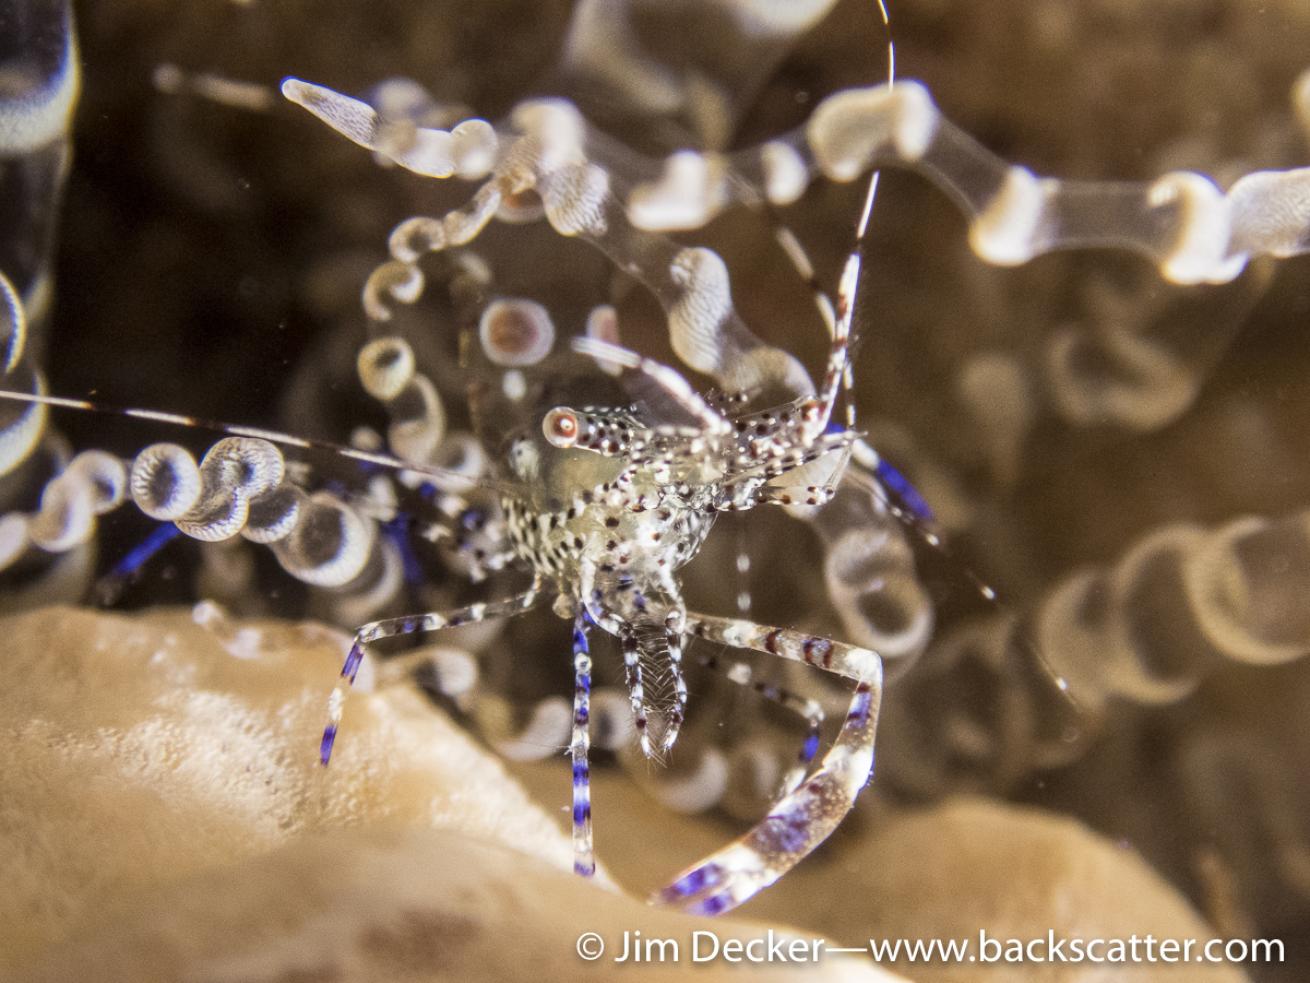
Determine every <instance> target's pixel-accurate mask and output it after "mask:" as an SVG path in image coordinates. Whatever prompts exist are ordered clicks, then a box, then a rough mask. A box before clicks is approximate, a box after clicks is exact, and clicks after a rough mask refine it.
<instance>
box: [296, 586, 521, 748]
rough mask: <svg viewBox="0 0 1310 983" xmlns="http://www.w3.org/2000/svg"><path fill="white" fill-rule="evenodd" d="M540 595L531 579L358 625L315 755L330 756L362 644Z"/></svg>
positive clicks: (468, 619) (477, 617) (506, 611)
mask: <svg viewBox="0 0 1310 983" xmlns="http://www.w3.org/2000/svg"><path fill="white" fill-rule="evenodd" d="M540 595H541V585H540V584H536V583H534V584H533V585H532V586H531V587H530V588H528V589H527V590H526V591H524V592H523V593H521V594H515V595H514V596H513V597H507V598H504V599H503V600H499V601H485V602H483V601H479V602H478V603H477V604H470V605H469V606H468V607H463V608H457V609H456V610H454V611H451V612H449V613H447V614H436V613H429V614H415V615H410V616H408V617H404V618H387V619H386V620H384V621H374V622H371V623H369V624H367V625H365V626H364V627H362V628H360V629H359V631H357V632H356V633H355V640H354V642H353V644H352V645H351V646H350V652H349V653H348V654H347V655H346V662H345V664H344V665H343V666H342V667H341V676H340V678H338V679H337V684H336V686H334V687H333V688H332V695H331V696H329V697H328V722H327V726H326V727H324V728H323V739H322V741H321V742H320V743H319V749H318V759H319V761H320V762H321V763H322V764H324V765H326V764H327V763H328V761H330V760H331V758H332V746H333V745H334V744H335V743H336V740H337V728H338V726H339V725H340V724H341V711H342V709H343V708H344V706H345V703H346V693H347V692H348V691H349V690H350V687H351V686H353V685H354V683H355V677H356V676H357V675H358V674H359V667H360V664H361V663H362V662H363V661H364V650H365V647H366V646H368V645H369V644H371V643H372V642H376V641H379V640H380V639H383V638H395V637H397V636H400V635H413V634H416V633H418V632H427V631H440V630H441V629H442V628H457V627H459V626H460V625H473V624H477V623H478V622H480V621H486V620H487V619H488V618H507V617H512V616H513V615H516V614H521V613H522V612H524V611H527V610H528V609H529V608H531V607H532V606H533V605H534V604H536V603H537V598H538V597H540Z"/></svg>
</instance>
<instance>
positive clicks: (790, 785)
mask: <svg viewBox="0 0 1310 983" xmlns="http://www.w3.org/2000/svg"><path fill="white" fill-rule="evenodd" d="M699 661H700V664H701V665H703V666H704V667H705V668H706V669H709V670H710V671H712V672H716V673H718V674H719V675H721V676H723V677H724V678H725V679H727V680H728V681H729V682H730V683H736V684H737V685H738V686H743V687H746V688H748V689H750V690H752V691H754V692H755V693H757V694H758V695H759V696H761V697H763V698H764V699H766V700H768V701H769V702H770V703H775V704H777V705H778V706H780V707H782V708H783V709H785V710H789V711H791V712H792V713H794V714H796V715H797V716H798V717H800V718H801V719H802V720H803V721H805V740H804V741H803V742H802V744H801V749H800V751H799V753H798V754H797V755H796V761H795V763H794V764H793V765H792V767H791V768H790V769H788V771H787V774H786V775H785V776H784V777H783V780H782V791H781V792H779V795H780V796H781V795H786V794H788V793H789V792H791V791H792V790H793V789H795V788H796V786H798V785H799V784H800V783H801V780H802V779H803V778H804V777H805V773H806V772H807V771H809V768H810V762H811V761H813V760H814V756H815V755H816V754H818V753H819V734H820V732H821V731H822V729H823V722H824V720H825V719H826V718H827V715H826V714H825V713H824V712H823V707H821V706H820V705H819V703H818V701H817V700H812V699H810V698H809V697H806V696H801V695H800V694H798V693H793V692H792V691H791V690H789V689H787V688H785V687H783V686H776V685H774V684H773V683H770V682H764V681H761V680H758V679H756V678H755V669H754V668H753V667H752V666H751V664H750V663H749V662H741V661H739V660H736V659H731V660H728V661H727V662H726V663H725V662H724V661H723V660H721V659H720V658H718V656H714V655H709V656H702V657H701V658H700V659H699Z"/></svg>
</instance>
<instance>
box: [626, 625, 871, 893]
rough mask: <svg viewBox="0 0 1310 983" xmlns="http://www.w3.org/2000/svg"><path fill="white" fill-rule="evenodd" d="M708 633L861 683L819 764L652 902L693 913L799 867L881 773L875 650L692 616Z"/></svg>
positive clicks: (695, 630)
mask: <svg viewBox="0 0 1310 983" xmlns="http://www.w3.org/2000/svg"><path fill="white" fill-rule="evenodd" d="M687 627H688V630H689V631H690V632H691V633H692V634H694V635H697V636H699V637H701V638H706V639H709V640H710V641H714V642H718V643H720V644H724V645H732V646H736V647H738V648H749V649H755V650H757V651H760V652H767V653H769V654H771V655H777V656H779V657H781V658H785V659H792V660H794V661H797V662H805V663H808V664H810V665H814V666H818V667H819V668H821V669H825V670H828V671H829V672H835V673H838V674H840V675H843V676H846V677H847V678H850V679H853V680H855V692H854V694H853V696H852V698H851V705H850V710H849V711H848V712H847V714H846V719H845V721H844V722H843V723H842V727H841V731H840V732H839V733H838V735H837V739H836V741H835V742H834V743H833V746H832V747H831V748H830V749H829V750H828V752H827V753H826V754H825V755H824V756H823V758H822V760H821V761H820V762H819V766H818V767H817V768H816V769H815V770H814V771H813V772H812V773H810V774H809V775H808V776H807V777H806V778H805V779H804V781H803V782H802V783H801V784H800V785H799V786H798V787H797V788H796V789H795V790H794V791H792V792H790V793H789V794H787V795H785V796H783V797H782V798H781V799H779V800H778V802H777V803H775V804H774V806H773V808H772V809H770V810H769V814H768V815H767V816H766V817H765V818H764V819H763V820H761V821H760V822H759V823H757V824H756V825H755V826H754V827H752V828H751V829H750V830H748V831H747V832H746V833H745V834H744V835H742V836H741V837H739V838H738V839H736V840H734V841H733V842H732V843H730V844H728V845H727V846H726V847H724V848H723V849H721V850H718V851H716V852H715V853H713V854H711V855H710V856H708V857H706V858H705V859H703V860H701V861H699V862H698V863H696V864H694V865H692V866H691V867H689V868H688V869H687V870H685V871H683V873H682V874H681V875H679V876H678V878H677V879H676V880H674V881H673V883H672V884H670V885H669V886H668V887H666V888H664V890H662V891H660V892H659V893H658V894H656V895H655V896H654V897H653V898H652V899H651V900H652V902H653V903H655V904H660V905H667V906H670V907H674V908H679V909H681V910H683V911H686V912H689V913H691V914H700V915H717V914H719V913H721V912H725V911H729V910H731V909H733V908H735V907H737V906H738V905H740V904H742V903H743V902H745V901H747V900H749V899H750V898H751V897H753V896H754V895H755V894H756V893H758V892H759V891H761V890H763V889H764V888H766V887H768V886H769V885H770V884H772V883H773V882H774V881H776V880H777V879H778V878H779V877H781V876H782V875H783V874H785V873H786V872H787V871H789V870H791V868H792V867H794V866H796V864H797V863H799V862H800V861H801V860H803V859H804V858H805V857H806V856H808V855H809V854H810V853H811V852H812V851H813V850H814V849H815V848H816V847H817V846H818V845H819V844H820V843H822V842H823V841H824V840H825V839H827V838H828V836H829V835H830V834H831V833H832V832H833V830H835V829H836V828H837V826H838V825H839V824H840V823H841V821H842V819H843V818H845V816H846V814H847V813H849V812H850V810H851V808H852V807H853V806H854V804H855V798H856V796H857V795H859V793H860V790H861V789H863V788H864V786H865V785H866V784H868V782H869V779H870V778H871V777H872V775H873V763H874V755H873V744H874V736H875V734H876V731H877V726H878V707H879V704H880V703H881V699H882V660H881V659H880V658H879V657H878V655H877V654H876V653H874V652H871V651H870V650H868V649H862V648H858V647H856V646H853V645H846V644H843V643H841V642H834V641H831V640H829V639H826V638H819V637H816V636H812V635H806V634H804V633H801V632H795V631H789V630H787V629H784V628H769V627H766V626H762V625H755V624H752V623H750V622H746V621H738V620H735V619H729V618H715V617H709V616H704V615H695V614H689V615H688V617H687Z"/></svg>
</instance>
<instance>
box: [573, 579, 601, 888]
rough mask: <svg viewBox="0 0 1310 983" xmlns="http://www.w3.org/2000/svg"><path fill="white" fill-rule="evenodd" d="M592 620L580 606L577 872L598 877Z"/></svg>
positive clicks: (576, 624)
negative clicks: (593, 793)
mask: <svg viewBox="0 0 1310 983" xmlns="http://www.w3.org/2000/svg"><path fill="white" fill-rule="evenodd" d="M588 627H590V620H589V619H588V617H587V609H586V608H584V607H582V606H580V605H579V607H578V613H577V615H576V616H575V618H574V620H573V740H572V742H571V743H570V745H569V751H570V753H571V755H572V757H573V872H574V873H575V874H581V875H582V876H583V877H591V876H592V875H593V874H595V873H596V857H595V854H594V853H593V851H592V844H591V763H590V761H589V755H590V753H591V653H590V649H589V648H588V646H587V629H588Z"/></svg>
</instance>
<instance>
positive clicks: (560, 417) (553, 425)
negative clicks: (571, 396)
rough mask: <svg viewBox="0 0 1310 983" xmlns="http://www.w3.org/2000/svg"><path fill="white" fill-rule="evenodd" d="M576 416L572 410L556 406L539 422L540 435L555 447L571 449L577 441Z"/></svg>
mask: <svg viewBox="0 0 1310 983" xmlns="http://www.w3.org/2000/svg"><path fill="white" fill-rule="evenodd" d="M578 429H579V428H578V415H577V414H576V413H574V412H573V411H572V410H569V409H565V408H564V407H563V406H557V407H555V408H554V409H553V410H551V411H550V412H549V413H547V414H546V418H545V419H544V420H542V421H541V430H542V433H544V434H545V435H546V440H547V441H549V442H550V443H551V445H553V446H555V447H572V446H573V445H574V444H575V443H577V440H578Z"/></svg>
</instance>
